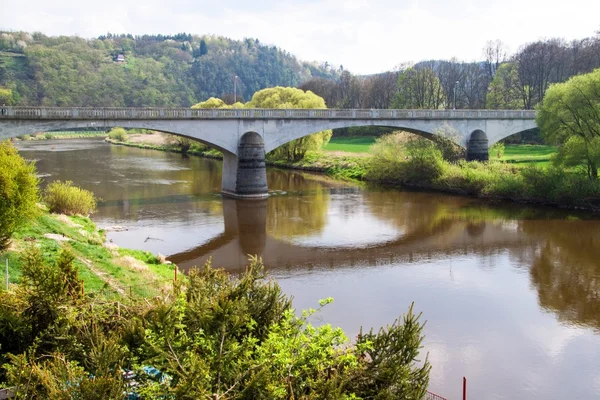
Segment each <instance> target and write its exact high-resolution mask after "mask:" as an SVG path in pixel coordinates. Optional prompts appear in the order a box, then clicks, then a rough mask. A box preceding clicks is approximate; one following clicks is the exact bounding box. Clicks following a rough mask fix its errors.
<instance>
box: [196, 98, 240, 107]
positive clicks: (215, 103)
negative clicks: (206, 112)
mask: <svg viewBox="0 0 600 400" xmlns="http://www.w3.org/2000/svg"><path fill="white" fill-rule="evenodd" d="M192 108H195V109H198V108H200V109H202V108H231V106H229V105H227V104H225V102H224V101H223V100H221V99H218V98H216V97H211V98H210V99H208V100H205V101H201V102H200V103H198V104H194V105H193V106H192Z"/></svg>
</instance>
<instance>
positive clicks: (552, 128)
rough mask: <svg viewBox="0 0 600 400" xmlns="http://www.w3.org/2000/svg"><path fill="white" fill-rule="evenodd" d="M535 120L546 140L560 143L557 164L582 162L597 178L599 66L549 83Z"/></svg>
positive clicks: (599, 127)
mask: <svg viewBox="0 0 600 400" xmlns="http://www.w3.org/2000/svg"><path fill="white" fill-rule="evenodd" d="M536 121H537V124H538V127H539V128H540V130H541V131H542V134H543V135H544V137H545V138H546V139H547V140H548V141H549V142H551V143H555V144H559V145H561V148H560V150H559V154H558V156H557V158H556V160H555V161H556V162H557V163H558V164H562V165H565V166H575V165H583V166H584V167H585V171H586V173H587V175H588V177H589V178H590V179H591V180H596V179H598V166H599V165H600V69H596V70H595V71H593V72H591V73H589V74H584V75H577V76H574V77H572V78H570V79H569V80H568V81H567V82H564V83H557V84H554V85H552V86H550V88H549V89H548V91H547V92H546V95H545V97H544V102H543V104H542V105H540V106H539V107H538V113H537V117H536Z"/></svg>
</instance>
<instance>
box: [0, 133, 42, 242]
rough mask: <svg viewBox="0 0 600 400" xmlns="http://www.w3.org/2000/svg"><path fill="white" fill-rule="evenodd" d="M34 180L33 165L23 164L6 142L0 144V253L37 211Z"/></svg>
mask: <svg viewBox="0 0 600 400" xmlns="http://www.w3.org/2000/svg"><path fill="white" fill-rule="evenodd" d="M38 182H39V180H38V178H37V176H36V170H35V165H34V164H33V163H32V162H27V161H25V160H24V159H23V158H22V157H21V156H19V153H18V152H17V149H16V148H15V147H14V146H13V145H12V143H11V142H10V141H8V140H7V141H4V142H1V143H0V250H4V249H5V248H7V247H8V245H9V243H10V237H11V236H12V234H13V232H14V231H15V230H16V229H17V228H19V227H20V226H22V225H23V224H24V223H25V222H27V221H28V220H29V219H31V218H33V217H34V216H35V215H36V214H37V212H38V207H37V205H36V203H37V201H38V198H39V193H38Z"/></svg>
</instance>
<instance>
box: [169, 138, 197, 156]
mask: <svg viewBox="0 0 600 400" xmlns="http://www.w3.org/2000/svg"><path fill="white" fill-rule="evenodd" d="M167 144H168V145H169V146H170V147H171V148H173V149H176V150H179V151H180V152H181V153H183V154H186V153H187V152H188V151H189V150H190V148H191V147H192V144H194V141H193V140H192V139H190V138H187V137H185V136H178V135H169V137H168V138H167Z"/></svg>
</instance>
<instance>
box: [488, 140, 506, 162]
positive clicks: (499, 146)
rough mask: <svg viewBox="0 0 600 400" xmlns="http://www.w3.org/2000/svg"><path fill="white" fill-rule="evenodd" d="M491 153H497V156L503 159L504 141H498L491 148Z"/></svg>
mask: <svg viewBox="0 0 600 400" xmlns="http://www.w3.org/2000/svg"><path fill="white" fill-rule="evenodd" d="M489 152H490V154H492V153H493V154H495V155H496V158H498V159H501V158H502V157H504V142H496V143H494V145H493V146H492V147H490V150H489Z"/></svg>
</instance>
